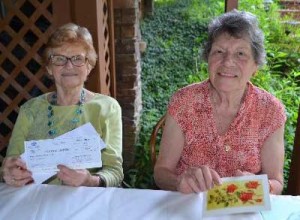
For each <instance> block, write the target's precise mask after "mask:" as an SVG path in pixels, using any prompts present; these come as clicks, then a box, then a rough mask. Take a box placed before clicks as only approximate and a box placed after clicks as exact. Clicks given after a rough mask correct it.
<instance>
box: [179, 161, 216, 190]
mask: <svg viewBox="0 0 300 220" xmlns="http://www.w3.org/2000/svg"><path fill="white" fill-rule="evenodd" d="M215 184H217V185H220V184H221V178H220V176H219V174H218V173H217V172H216V171H214V170H213V169H210V168H209V167H208V166H201V167H190V168H188V169H187V170H186V171H185V172H183V173H182V174H181V175H180V176H179V180H178V185H177V190H178V191H179V192H182V193H193V192H194V193H199V192H203V191H207V190H209V189H211V188H213V186H214V185H215Z"/></svg>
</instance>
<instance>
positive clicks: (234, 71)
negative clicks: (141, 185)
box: [154, 10, 286, 194]
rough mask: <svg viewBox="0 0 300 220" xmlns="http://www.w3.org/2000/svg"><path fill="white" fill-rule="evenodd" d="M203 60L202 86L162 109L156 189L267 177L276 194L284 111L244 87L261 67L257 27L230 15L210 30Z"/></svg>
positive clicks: (188, 189)
mask: <svg viewBox="0 0 300 220" xmlns="http://www.w3.org/2000/svg"><path fill="white" fill-rule="evenodd" d="M208 31H209V32H208V35H209V36H208V42H207V43H206V45H205V48H204V51H203V56H204V58H205V60H206V61H207V62H208V71H209V79H208V80H206V81H204V82H201V83H196V84H192V85H189V86H187V87H184V88H182V89H180V90H179V91H177V92H176V93H175V94H174V95H173V97H172V98H171V101H170V103H169V106H168V112H167V118H166V124H165V128H164V132H163V137H162V141H161V147H160V154H159V157H158V160H157V163H156V165H155V169H154V178H155V182H156V184H157V185H158V186H159V187H160V188H162V189H165V190H177V191H180V192H183V193H193V192H196V193H197V192H201V191H205V190H208V189H211V188H212V187H213V186H214V184H220V183H221V177H230V176H241V175H251V174H267V175H268V178H269V183H270V189H271V193H274V194H280V193H281V191H282V189H283V161H284V139H283V136H284V124H285V121H286V116H285V110H284V106H283V105H282V104H281V102H280V101H279V100H278V99H276V98H275V97H274V96H273V95H271V94H270V93H268V92H266V91H265V90H262V89H260V88H258V87H256V86H254V85H253V84H251V82H250V79H251V77H252V76H253V75H254V74H255V73H256V72H257V70H258V68H259V67H260V66H262V65H263V64H264V63H265V49H264V45H263V41H264V36H263V33H262V31H261V30H260V29H259V27H258V22H257V19H256V17H255V16H254V15H252V14H250V13H248V12H240V11H237V10H234V11H232V12H228V13H225V14H223V15H221V16H219V17H217V18H216V19H214V20H213V21H212V22H211V24H210V25H209V30H208Z"/></svg>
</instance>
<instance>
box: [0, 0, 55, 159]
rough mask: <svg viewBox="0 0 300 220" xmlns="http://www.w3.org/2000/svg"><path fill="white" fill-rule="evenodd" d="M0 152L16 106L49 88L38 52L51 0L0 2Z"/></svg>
mask: <svg viewBox="0 0 300 220" xmlns="http://www.w3.org/2000/svg"><path fill="white" fill-rule="evenodd" d="M0 16H1V17H0V140H1V141H0V151H1V150H2V153H3V151H4V150H3V149H4V148H5V147H6V146H7V143H8V140H9V137H10V135H11V131H12V129H13V126H14V123H15V121H16V118H17V115H18V111H19V107H20V105H22V104H23V103H24V102H25V101H27V100H28V99H30V98H32V97H35V96H38V95H40V94H42V93H45V92H48V91H49V90H52V87H53V83H52V81H51V80H50V79H49V78H48V77H47V74H46V71H45V70H44V68H42V67H43V65H42V61H41V54H42V50H43V46H44V45H45V44H46V42H47V39H48V38H49V36H50V35H51V34H52V32H53V30H54V27H53V11H52V1H51V0H1V1H0Z"/></svg>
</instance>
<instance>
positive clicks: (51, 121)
mask: <svg viewBox="0 0 300 220" xmlns="http://www.w3.org/2000/svg"><path fill="white" fill-rule="evenodd" d="M84 101H85V91H84V90H83V89H82V90H81V93H80V98H79V102H78V103H77V108H76V110H75V112H74V117H73V118H72V119H71V120H70V124H71V127H72V129H74V128H76V126H77V124H78V122H79V117H80V115H81V114H82V112H83V109H82V106H83V103H84ZM49 103H50V105H49V106H48V114H47V116H48V124H47V125H48V128H49V131H48V135H49V136H50V137H52V136H54V135H56V134H57V129H56V128H55V127H54V110H53V106H54V105H57V93H56V92H54V93H53V94H52V95H51V97H50V101H49Z"/></svg>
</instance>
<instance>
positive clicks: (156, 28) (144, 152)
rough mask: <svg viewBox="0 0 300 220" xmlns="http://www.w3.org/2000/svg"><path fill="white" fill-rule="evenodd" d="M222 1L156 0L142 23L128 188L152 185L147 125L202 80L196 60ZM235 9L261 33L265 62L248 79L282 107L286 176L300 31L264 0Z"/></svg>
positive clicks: (299, 75)
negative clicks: (137, 119) (137, 125)
mask: <svg viewBox="0 0 300 220" xmlns="http://www.w3.org/2000/svg"><path fill="white" fill-rule="evenodd" d="M223 9H224V1H223V0H219V1H217V0H205V1H204V0H176V1H175V0H168V1H166V0H157V1H156V2H155V13H154V15H153V16H152V17H149V18H146V19H145V20H144V21H143V22H142V24H141V30H142V36H143V39H144V40H145V41H146V42H147V51H146V53H145V54H143V56H142V93H143V114H142V118H141V131H140V135H139V140H138V142H137V144H136V146H135V149H136V164H135V166H134V167H133V168H132V169H130V170H129V171H128V173H126V174H125V177H126V181H127V182H128V183H130V184H131V186H133V187H138V188H150V187H152V186H153V184H154V183H153V178H152V176H153V171H152V166H151V161H150V149H149V139H150V134H151V132H152V128H153V126H154V125H155V123H156V122H157V121H158V119H159V118H160V117H161V116H162V115H163V114H164V113H165V112H166V107H167V104H168V101H169V99H170V97H171V95H172V94H173V93H174V92H175V91H176V90H177V89H179V88H181V87H183V86H185V85H187V84H190V83H194V82H199V81H203V80H204V79H206V78H207V64H206V63H203V62H202V61H201V59H200V56H199V54H200V52H201V44H202V43H203V42H204V41H205V39H206V37H207V34H206V27H207V24H208V22H209V20H210V19H211V18H212V17H214V16H216V15H218V14H220V13H222V11H223ZM239 9H240V10H247V11H250V12H252V13H253V14H255V15H257V17H258V19H259V22H260V26H261V28H262V29H263V31H264V34H265V45H266V50H267V60H268V65H266V67H265V68H263V69H262V70H260V72H259V73H258V74H257V75H256V76H255V77H254V78H253V79H252V82H253V83H254V84H255V85H257V86H259V87H261V88H263V89H265V90H267V91H269V92H271V93H272V94H274V95H275V96H277V97H278V98H279V99H280V100H281V101H282V102H283V103H284V105H285V106H286V113H287V123H286V127H285V149H286V160H285V170H284V175H285V176H284V177H285V181H286V180H287V178H288V171H289V166H290V156H291V152H292V148H293V141H294V133H295V123H296V119H297V117H298V107H299V104H300V91H299V90H300V88H299V83H300V69H299V68H300V65H299V63H300V59H299V57H300V56H299V53H300V51H299V45H300V44H299V36H300V35H299V33H297V32H298V30H297V28H294V27H292V26H287V25H286V24H284V23H282V20H281V19H280V17H279V15H278V13H277V9H278V6H277V5H276V4H272V5H271V7H270V9H269V11H268V12H266V11H265V10H264V5H263V0H239Z"/></svg>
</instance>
